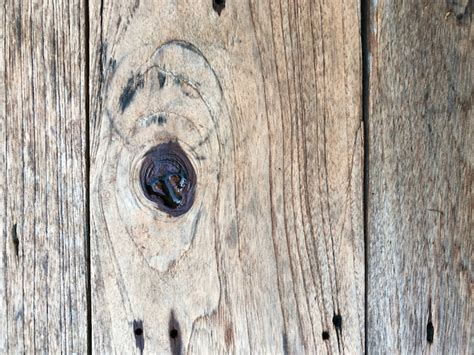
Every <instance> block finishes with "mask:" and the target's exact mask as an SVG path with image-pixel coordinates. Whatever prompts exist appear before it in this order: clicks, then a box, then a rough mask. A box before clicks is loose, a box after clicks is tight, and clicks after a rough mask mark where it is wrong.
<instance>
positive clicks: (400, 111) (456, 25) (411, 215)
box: [367, 0, 474, 354]
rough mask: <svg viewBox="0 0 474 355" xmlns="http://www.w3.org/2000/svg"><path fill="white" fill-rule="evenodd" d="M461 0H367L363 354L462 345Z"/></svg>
mask: <svg viewBox="0 0 474 355" xmlns="http://www.w3.org/2000/svg"><path fill="white" fill-rule="evenodd" d="M472 33H473V26H472V1H468V0H462V1H451V0H450V1H440V0H438V1H418V2H409V1H405V2H399V1H372V2H371V8H370V44H369V46H370V65H371V68H370V106H369V123H370V127H369V132H370V134H369V147H370V148H369V161H368V166H369V195H368V199H369V218H368V221H369V225H368V231H369V235H368V238H369V244H368V248H369V258H368V299H367V300H368V324H367V329H368V330H367V339H368V351H369V353H402V354H407V353H408V354H421V353H437V354H447V353H450V354H468V353H472V351H473V347H472V322H473V312H472V310H473V308H472V305H473V295H472V290H473V280H474V278H473V276H474V274H473V268H472V266H473V264H472V255H473V244H474V243H473V238H472V236H473V235H472V207H473V194H472V182H473V181H472V177H473V157H474V154H473V127H474V122H473V119H474V115H473V112H472V93H473V91H472V90H473V85H472V84H473V72H472V63H473V62H474V61H473V46H472V44H473V38H472Z"/></svg>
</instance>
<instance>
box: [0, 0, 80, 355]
mask: <svg viewBox="0 0 474 355" xmlns="http://www.w3.org/2000/svg"><path fill="white" fill-rule="evenodd" d="M0 14H1V16H0V17H1V28H0V37H1V41H0V42H1V46H2V50H1V52H0V57H1V58H0V63H1V64H0V74H1V76H2V80H1V83H2V84H1V87H0V89H1V90H0V91H1V96H2V98H1V101H0V115H1V117H0V137H1V141H0V198H1V200H2V201H1V203H0V233H1V236H2V237H1V241H0V249H1V256H0V299H1V301H0V324H1V326H2V330H1V331H0V353H2V354H21V353H26V354H32V353H35V352H39V353H51V354H60V353H78V354H81V353H86V351H87V301H86V258H85V245H86V244H85V241H86V234H85V231H86V226H85V223H86V216H85V208H84V206H85V181H86V180H87V177H86V175H85V173H86V171H85V166H86V164H85V150H84V147H85V133H86V130H85V112H84V107H85V101H84V99H85V92H84V88H85V82H84V79H85V78H84V73H85V71H84V55H85V47H84V43H85V41H84V40H85V38H84V36H85V32H84V9H83V8H82V1H74V0H72V1H68V2H66V1H45V2H43V1H36V0H35V1H9V0H8V1H4V2H3V4H2V6H1V7H0Z"/></svg>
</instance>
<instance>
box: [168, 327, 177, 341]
mask: <svg viewBox="0 0 474 355" xmlns="http://www.w3.org/2000/svg"><path fill="white" fill-rule="evenodd" d="M170 337H171V339H176V338H177V337H178V331H177V330H176V329H171V330H170Z"/></svg>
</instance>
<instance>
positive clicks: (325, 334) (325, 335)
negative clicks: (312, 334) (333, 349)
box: [323, 330, 329, 340]
mask: <svg viewBox="0 0 474 355" xmlns="http://www.w3.org/2000/svg"><path fill="white" fill-rule="evenodd" d="M328 339H329V332H328V331H327V330H325V331H323V340H328Z"/></svg>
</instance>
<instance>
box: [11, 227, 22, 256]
mask: <svg viewBox="0 0 474 355" xmlns="http://www.w3.org/2000/svg"><path fill="white" fill-rule="evenodd" d="M12 241H13V247H14V248H15V255H16V256H18V251H19V249H20V239H18V234H17V230H16V223H15V224H14V225H13V227H12Z"/></svg>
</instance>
